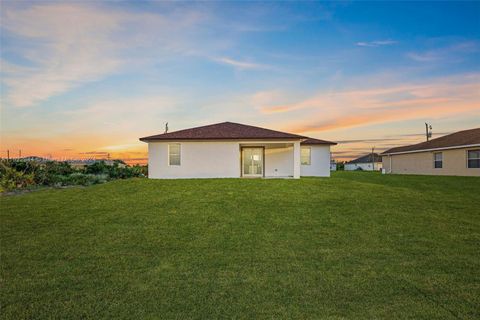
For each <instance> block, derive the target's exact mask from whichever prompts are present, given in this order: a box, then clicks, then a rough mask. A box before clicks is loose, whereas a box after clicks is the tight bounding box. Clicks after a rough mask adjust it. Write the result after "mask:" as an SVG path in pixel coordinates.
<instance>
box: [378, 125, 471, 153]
mask: <svg viewBox="0 0 480 320" xmlns="http://www.w3.org/2000/svg"><path fill="white" fill-rule="evenodd" d="M476 144H478V145H480V128H475V129H470V130H463V131H459V132H455V133H452V134H449V135H446V136H443V137H440V138H436V139H432V140H430V141H425V142H422V143H417V144H412V145H410V146H403V147H396V148H392V149H389V150H387V151H384V152H382V155H386V154H390V153H398V152H415V151H422V150H429V149H442V148H452V147H457V146H466V145H476Z"/></svg>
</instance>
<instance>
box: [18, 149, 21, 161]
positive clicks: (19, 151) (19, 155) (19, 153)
mask: <svg viewBox="0 0 480 320" xmlns="http://www.w3.org/2000/svg"><path fill="white" fill-rule="evenodd" d="M21 157H22V149H20V150H18V159H20V158H21Z"/></svg>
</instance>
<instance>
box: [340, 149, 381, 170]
mask: <svg viewBox="0 0 480 320" xmlns="http://www.w3.org/2000/svg"><path fill="white" fill-rule="evenodd" d="M354 170H364V171H377V170H382V157H381V156H380V155H379V154H378V153H369V154H367V155H364V156H361V157H360V158H357V159H354V160H352V161H349V162H346V163H345V171H354Z"/></svg>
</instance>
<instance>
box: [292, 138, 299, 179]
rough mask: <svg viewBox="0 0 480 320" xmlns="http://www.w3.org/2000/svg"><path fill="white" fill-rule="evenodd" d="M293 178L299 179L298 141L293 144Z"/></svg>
mask: <svg viewBox="0 0 480 320" xmlns="http://www.w3.org/2000/svg"><path fill="white" fill-rule="evenodd" d="M293 178H295V179H300V141H298V142H294V143H293Z"/></svg>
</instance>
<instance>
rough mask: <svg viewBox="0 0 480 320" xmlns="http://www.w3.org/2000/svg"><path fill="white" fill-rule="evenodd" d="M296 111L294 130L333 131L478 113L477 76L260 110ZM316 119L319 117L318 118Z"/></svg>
mask: <svg viewBox="0 0 480 320" xmlns="http://www.w3.org/2000/svg"><path fill="white" fill-rule="evenodd" d="M295 110H301V111H302V112H301V113H299V112H296V113H295V115H294V117H295V119H299V120H297V121H296V123H295V124H293V125H292V124H291V123H289V124H288V125H286V126H285V127H286V128H284V129H285V130H289V131H293V132H299V133H304V132H315V131H326V130H336V129H340V128H348V127H355V126H365V125H370V124H375V123H382V122H391V121H402V120H409V119H432V118H441V117H446V116H450V115H457V114H459V113H462V112H463V113H466V114H471V113H472V112H473V113H475V114H478V113H479V112H480V77H479V76H475V77H466V78H465V79H463V81H460V80H459V79H448V80H444V81H437V82H432V83H431V84H428V85H404V86H395V87H391V88H370V89H367V90H355V91H343V92H334V93H322V94H319V95H316V96H314V97H312V98H309V99H306V100H303V101H300V102H298V103H294V104H290V105H277V106H272V107H269V108H265V109H262V112H264V113H274V112H277V113H280V112H283V113H286V112H292V111H295ZM317 119H318V120H317Z"/></svg>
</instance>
